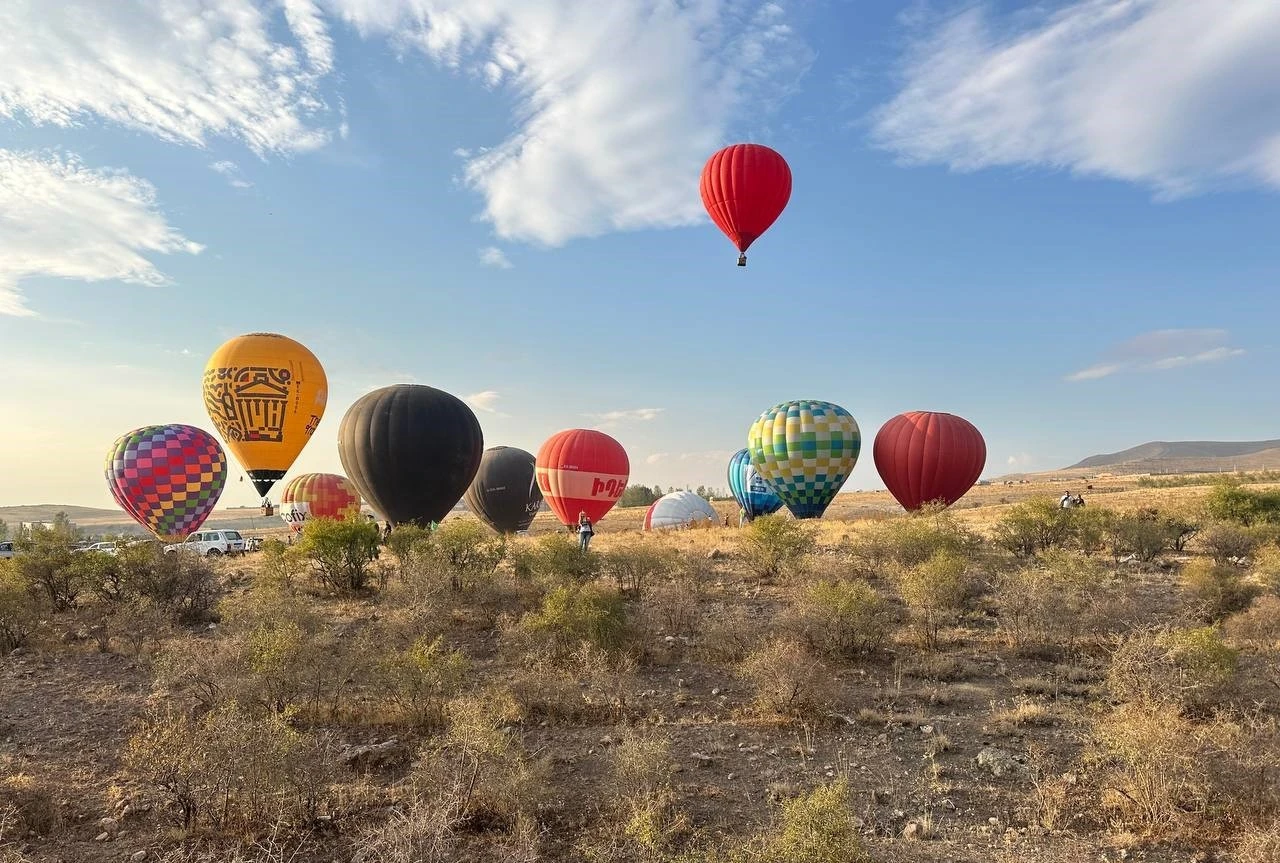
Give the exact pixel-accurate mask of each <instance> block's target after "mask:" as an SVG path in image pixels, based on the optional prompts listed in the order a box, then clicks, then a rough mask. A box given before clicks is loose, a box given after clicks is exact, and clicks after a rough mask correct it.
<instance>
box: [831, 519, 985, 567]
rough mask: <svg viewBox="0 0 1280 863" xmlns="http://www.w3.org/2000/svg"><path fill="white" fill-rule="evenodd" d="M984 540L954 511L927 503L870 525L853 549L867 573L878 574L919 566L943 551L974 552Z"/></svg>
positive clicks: (854, 554) (965, 553)
mask: <svg viewBox="0 0 1280 863" xmlns="http://www.w3.org/2000/svg"><path fill="white" fill-rule="evenodd" d="M981 543H982V540H981V538H980V537H978V536H977V535H976V534H974V533H973V532H972V531H970V530H969V529H968V528H966V527H965V526H964V525H962V524H960V523H959V522H958V521H956V518H955V516H954V515H952V514H951V512H950V510H946V509H941V508H938V507H936V506H935V507H928V506H926V507H922V508H921V509H919V510H917V511H916V512H913V513H910V514H908V515H906V516H903V517H901V518H895V519H892V520H890V521H886V522H882V523H880V524H875V525H872V526H870V527H869V528H868V529H867V530H866V531H864V532H863V533H862V534H861V535H860V536H859V537H858V538H857V539H856V540H855V541H854V543H853V546H852V551H853V556H854V558H855V559H856V560H857V562H858V564H859V566H860V568H861V569H862V570H863V571H864V572H865V573H867V574H868V575H877V574H879V573H880V572H881V571H883V570H885V569H887V568H891V567H894V566H899V567H903V566H916V565H918V564H921V563H924V562H925V561H926V560H928V559H929V558H931V557H933V556H934V555H935V554H937V553H939V552H943V551H946V552H952V553H955V554H962V555H967V554H972V553H973V552H975V551H976V550H977V549H978V547H979V546H980V545H981Z"/></svg>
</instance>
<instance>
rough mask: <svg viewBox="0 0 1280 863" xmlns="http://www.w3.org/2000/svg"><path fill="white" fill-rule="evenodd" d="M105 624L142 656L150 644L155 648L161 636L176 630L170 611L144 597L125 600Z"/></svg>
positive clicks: (138, 655) (134, 654)
mask: <svg viewBox="0 0 1280 863" xmlns="http://www.w3.org/2000/svg"><path fill="white" fill-rule="evenodd" d="M106 625H107V626H108V627H109V628H110V630H111V631H112V633H113V634H114V636H115V638H116V639H118V640H120V641H123V642H124V643H125V646H126V649H127V650H128V651H129V653H130V655H132V656H135V657H140V656H141V655H142V652H143V650H144V649H145V648H146V646H147V645H148V644H150V645H151V646H152V649H153V650H154V649H155V648H157V647H159V645H160V642H161V639H163V638H164V637H165V636H166V635H168V634H169V633H170V632H172V631H173V626H172V616H171V615H170V614H169V612H168V611H166V610H165V609H164V608H162V607H161V606H159V605H157V604H156V603H155V602H153V601H152V600H150V599H147V598H145V597H140V598H138V599H133V600H130V601H128V602H122V603H121V604H120V605H118V606H117V607H116V609H115V613H114V614H112V615H111V617H110V619H109V620H108V621H107V624H106Z"/></svg>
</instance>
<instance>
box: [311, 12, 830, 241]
mask: <svg viewBox="0 0 1280 863" xmlns="http://www.w3.org/2000/svg"><path fill="white" fill-rule="evenodd" d="M326 6H327V7H329V8H332V9H334V10H336V11H337V13H338V14H339V15H341V16H342V17H343V18H344V19H345V20H347V21H348V22H350V23H352V24H353V25H355V27H356V28H357V30H358V31H359V32H360V33H362V34H364V35H366V36H370V35H386V36H388V37H390V38H391V39H392V40H393V41H394V42H395V43H396V44H398V45H399V46H402V47H406V48H413V49H416V50H419V51H421V52H423V53H424V54H426V55H427V56H429V57H431V58H432V59H434V60H435V61H436V62H438V63H439V64H440V65H442V66H445V67H447V68H451V69H457V70H460V71H463V72H465V73H467V74H470V75H473V76H474V77H476V78H477V79H478V80H480V81H482V82H483V83H484V85H485V86H487V87H493V88H497V87H504V88H506V89H507V90H508V91H509V92H510V93H511V94H512V95H513V96H514V97H515V108H514V110H513V118H514V121H515V124H516V130H515V131H514V132H513V133H512V135H511V136H510V137H509V138H507V139H506V140H505V141H502V142H500V143H498V144H497V145H495V146H490V147H488V148H487V149H481V148H479V147H460V148H459V151H461V152H465V153H467V154H468V155H465V156H462V158H463V159H465V160H466V161H465V163H464V167H463V171H462V179H463V181H464V182H465V183H466V184H467V185H468V186H470V187H471V188H473V189H475V190H476V191H478V192H479V193H480V194H481V195H483V197H484V201H485V206H484V212H483V216H484V218H485V219H486V220H488V221H489V222H491V223H492V224H493V226H494V229H495V230H496V232H497V235H498V236H499V237H501V238H503V239H508V240H527V241H533V242H536V243H541V244H546V245H552V246H555V245H560V244H562V243H565V242H566V241H568V240H570V239H572V238H574V237H583V236H593V235H598V234H602V233H606V232H609V231H618V230H636V229H641V228H652V227H664V226H673V225H683V224H690V223H696V222H699V221H701V220H704V219H705V218H706V217H705V214H704V213H703V211H702V204H701V201H700V200H699V199H698V197H697V195H693V196H690V195H689V189H690V188H696V186H697V178H698V171H699V170H700V169H701V167H702V163H703V161H704V160H705V159H706V157H707V155H708V154H709V153H711V152H712V151H713V150H714V149H715V148H716V147H717V146H719V145H721V144H723V143H724V139H725V137H726V135H727V133H728V132H729V130H730V129H731V128H732V127H733V126H734V125H735V123H736V121H738V120H739V118H741V117H743V116H744V115H745V114H746V112H747V111H748V110H749V112H750V117H751V118H752V120H753V122H754V121H756V120H757V119H758V118H760V117H761V116H763V115H767V114H768V112H769V111H770V109H771V108H772V107H773V106H775V105H776V104H777V103H778V102H779V101H780V100H781V99H782V98H784V97H785V96H786V95H787V94H788V93H790V92H791V91H792V90H793V88H794V87H795V85H796V82H797V81H798V80H799V78H800V77H801V76H802V75H803V74H804V73H805V71H807V69H808V68H809V66H810V64H811V63H812V60H813V56H814V55H813V52H812V50H811V49H809V48H808V47H807V46H806V45H804V44H803V42H802V41H801V40H800V39H799V38H798V37H797V35H796V33H795V32H794V31H793V30H792V28H791V26H790V25H789V23H788V20H787V14H786V11H785V9H784V8H783V6H782V4H781V3H779V2H776V0H695V2H688V3H669V2H661V3H658V2H654V0H609V2H605V3H566V2H563V0H486V2H475V0H434V2H430V3H427V2H425V0H385V2H377V3H375V2H369V0H326Z"/></svg>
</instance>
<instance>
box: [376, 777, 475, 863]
mask: <svg viewBox="0 0 1280 863" xmlns="http://www.w3.org/2000/svg"><path fill="white" fill-rule="evenodd" d="M461 794H462V789H460V788H453V787H451V788H449V789H447V791H446V793H443V794H440V793H433V794H426V795H422V796H419V795H413V796H411V797H410V798H409V800H407V801H406V802H405V803H403V804H402V805H400V806H396V807H393V808H392V809H391V810H390V811H389V812H388V814H387V818H386V820H385V821H380V822H379V823H378V824H377V825H376V826H373V827H371V828H370V829H369V830H368V831H367V832H366V833H365V835H364V836H363V837H362V838H361V840H360V848H359V850H358V851H356V853H355V856H354V857H352V858H351V860H352V863H455V861H457V860H458V857H457V853H456V852H457V846H458V838H457V835H456V833H457V830H458V828H459V827H460V826H461V823H462V817H461V814H460V813H459V811H458V807H457V804H456V801H457V800H458V799H460V797H461ZM441 798H443V801H444V802H443V803H442V800H441Z"/></svg>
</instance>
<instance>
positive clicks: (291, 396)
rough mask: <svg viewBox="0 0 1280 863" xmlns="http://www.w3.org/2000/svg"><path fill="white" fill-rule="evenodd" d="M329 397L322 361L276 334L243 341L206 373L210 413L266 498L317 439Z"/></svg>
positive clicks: (230, 345) (227, 346)
mask: <svg viewBox="0 0 1280 863" xmlns="http://www.w3.org/2000/svg"><path fill="white" fill-rule="evenodd" d="M328 398H329V383H328V381H327V379H326V378H325V374H324V369H323V368H322V367H321V366H320V361H319V360H317V359H316V358H315V355H314V354H313V353H311V351H309V350H307V349H306V348H305V347H303V346H302V345H300V344H298V343H297V342H295V341H294V340H293V339H290V338H286V337H285V336H281V335H276V334H275V333H251V334H249V335H244V336H237V337H236V338H234V339H231V340H230V341H228V342H226V343H224V344H223V345H222V347H220V348H218V349H217V350H216V351H214V352H213V356H211V357H210V358H209V362H208V364H207V365H206V366H205V368H204V406H205V410H207V411H208V412H209V418H210V419H212V420H213V424H214V426H215V427H216V428H217V429H218V434H220V435H221V436H222V439H223V440H224V441H226V442H227V447H228V449H230V450H231V453H232V455H234V456H235V457H236V461H238V462H240V466H241V467H243V468H244V469H245V472H246V473H248V474H249V479H251V480H253V487H254V488H256V489H257V490H258V494H260V495H262V496H264V497H265V496H266V494H267V491H269V490H270V488H271V486H272V485H274V484H275V482H276V480H278V479H280V478H281V477H283V476H284V474H285V471H287V470H288V469H289V467H290V466H291V465H292V464H293V462H294V459H296V458H297V457H298V453H300V452H302V448H303V447H304V446H306V444H307V441H309V440H311V435H313V434H314V433H315V430H316V426H318V425H319V424H320V418H321V417H322V416H324V406H325V402H326V401H327V400H328Z"/></svg>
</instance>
